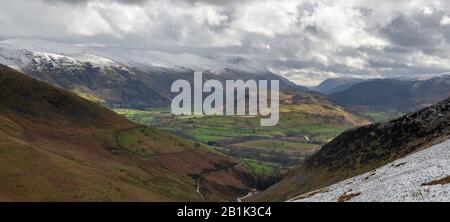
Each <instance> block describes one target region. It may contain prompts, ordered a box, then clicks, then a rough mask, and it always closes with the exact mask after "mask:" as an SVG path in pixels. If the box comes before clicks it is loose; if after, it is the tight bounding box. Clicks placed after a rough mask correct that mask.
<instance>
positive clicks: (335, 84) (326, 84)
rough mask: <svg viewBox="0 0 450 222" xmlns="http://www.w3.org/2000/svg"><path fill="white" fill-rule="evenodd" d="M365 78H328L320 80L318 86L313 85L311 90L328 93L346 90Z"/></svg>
mask: <svg viewBox="0 0 450 222" xmlns="http://www.w3.org/2000/svg"><path fill="white" fill-rule="evenodd" d="M364 81H367V80H364V79H357V78H330V79H326V80H324V81H323V82H321V83H320V84H319V85H318V86H316V87H313V88H312V90H313V91H315V92H320V93H322V94H325V95H328V94H332V93H335V92H339V91H343V90H346V89H348V88H350V87H352V86H353V85H356V84H358V83H361V82H364Z"/></svg>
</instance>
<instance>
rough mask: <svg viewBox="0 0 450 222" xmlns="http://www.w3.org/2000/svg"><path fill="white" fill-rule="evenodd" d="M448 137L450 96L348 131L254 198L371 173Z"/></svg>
mask: <svg viewBox="0 0 450 222" xmlns="http://www.w3.org/2000/svg"><path fill="white" fill-rule="evenodd" d="M449 138H450V98H448V99H446V100H444V101H442V102H439V103H437V104H436V105H433V106H430V107H427V108H425V109H423V110H420V111H417V112H415V113H410V114H408V115H405V116H403V117H401V118H399V119H396V120H393V121H390V122H387V123H376V124H372V125H367V126H362V127H359V128H356V129H352V130H348V131H346V132H344V133H342V134H341V135H340V136H338V137H337V138H335V139H334V140H332V141H331V142H330V143H328V144H326V145H325V146H323V147H322V148H321V150H320V151H319V152H318V153H316V154H314V155H313V156H312V157H311V158H310V159H308V160H307V162H306V163H305V164H303V165H302V166H300V167H299V168H297V169H295V170H293V171H292V172H291V174H290V175H289V176H288V177H287V178H286V179H284V180H283V181H281V182H279V183H278V184H275V185H274V186H272V187H270V188H269V189H267V190H265V191H264V192H262V193H260V194H259V195H256V196H255V197H253V199H256V200H271V201H284V200H288V199H291V198H294V197H297V196H299V195H301V194H305V193H308V192H310V191H314V190H318V189H320V188H324V187H327V186H330V185H332V184H335V183H337V182H340V181H343V180H345V179H348V178H351V177H354V176H357V175H360V174H363V173H366V172H369V171H371V170H374V169H376V168H378V167H381V166H383V165H385V164H387V163H390V162H392V161H395V160H397V159H400V158H403V157H405V156H407V155H409V154H412V153H414V152H416V151H419V150H422V149H425V148H428V147H430V146H432V145H434V144H437V143H440V142H442V141H445V140H447V139H449Z"/></svg>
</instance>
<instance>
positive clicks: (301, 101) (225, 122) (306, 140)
mask: <svg viewBox="0 0 450 222" xmlns="http://www.w3.org/2000/svg"><path fill="white" fill-rule="evenodd" d="M114 111H116V112H117V113H119V114H121V115H123V116H125V117H127V118H128V119H130V120H132V121H134V122H137V123H140V124H144V125H148V126H153V127H157V128H161V129H164V130H167V131H169V132H172V133H174V134H176V135H179V136H181V137H185V138H188V139H192V140H195V141H198V143H201V144H207V145H209V146H212V147H215V149H216V150H217V151H218V152H221V153H223V154H225V155H227V156H231V157H234V158H236V159H239V160H240V161H241V162H242V163H243V165H244V166H246V167H247V168H248V169H249V171H250V172H251V173H252V174H253V175H254V176H255V177H256V180H257V188H258V189H259V190H262V189H265V188H267V187H268V186H269V185H272V184H273V183H275V182H277V181H278V180H280V179H281V178H283V177H284V175H285V174H286V172H287V170H289V169H290V168H291V167H293V166H296V165H298V164H300V163H302V162H303V161H304V160H305V159H306V158H308V157H309V156H311V155H312V154H314V153H315V152H317V151H318V150H319V148H320V147H321V146H322V145H323V144H325V143H327V142H329V141H330V140H332V139H333V138H335V137H336V136H338V135H339V134H340V133H342V132H344V131H345V130H347V129H349V128H352V127H355V126H360V125H365V124H368V123H370V122H369V121H368V120H366V119H365V118H363V117H361V116H358V115H356V114H353V113H351V112H348V111H346V110H345V109H344V108H342V107H339V106H336V105H334V104H333V103H332V102H330V101H329V100H327V98H326V97H323V96H321V95H319V94H314V93H305V92H282V93H281V107H280V122H279V124H278V125H277V126H276V127H261V126H260V124H259V118H249V117H238V116H173V115H172V114H171V113H170V110H169V109H161V108H159V109H150V110H147V111H142V110H132V109H115V110H114Z"/></svg>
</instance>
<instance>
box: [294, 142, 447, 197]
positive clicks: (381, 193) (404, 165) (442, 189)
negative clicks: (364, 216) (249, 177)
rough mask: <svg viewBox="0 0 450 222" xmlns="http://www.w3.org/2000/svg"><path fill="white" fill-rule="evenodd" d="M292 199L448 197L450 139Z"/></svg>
mask: <svg viewBox="0 0 450 222" xmlns="http://www.w3.org/2000/svg"><path fill="white" fill-rule="evenodd" d="M291 201H298V202H322V201H326V202H334V201H341V202H343V201H357V202H362V201H370V202H373V201H377V202H379V201H408V202H409V201H414V202H417V201H419V202H423V201H450V140H446V141H444V142H442V143H439V144H437V145H434V146H431V147H430V148H427V149H425V150H422V151H419V152H417V153H413V154H411V155H409V156H407V157H404V158H401V159H398V160H396V161H394V162H392V163H389V164H387V165H385V166H383V167H380V168H378V169H376V170H372V171H370V172H367V173H365V174H362V175H360V176H357V177H353V178H351V179H348V180H345V181H342V182H339V183H337V184H335V185H332V186H329V187H326V188H322V189H320V190H316V191H312V192H309V193H307V194H304V195H301V196H298V197H296V198H293V199H292V200H291Z"/></svg>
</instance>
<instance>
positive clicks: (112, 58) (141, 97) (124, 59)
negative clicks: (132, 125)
mask: <svg viewBox="0 0 450 222" xmlns="http://www.w3.org/2000/svg"><path fill="white" fill-rule="evenodd" d="M0 64H4V65H7V66H9V67H12V68H14V69H17V70H20V71H22V72H24V73H26V74H27V75H29V76H31V77H34V78H37V79H39V80H43V81H46V82H49V83H50V84H53V85H56V86H58V87H61V88H64V89H66V90H69V91H72V92H74V93H76V94H78V95H80V96H82V97H85V98H87V99H90V100H94V101H97V102H101V103H104V104H106V105H108V106H112V107H117V106H119V107H128V108H149V107H161V106H167V105H168V104H170V100H171V97H172V96H173V95H172V94H171V93H170V86H171V84H172V82H174V81H175V80H178V79H186V80H188V81H192V79H193V73H194V71H202V72H203V73H204V75H203V77H204V78H205V79H217V80H219V81H225V80H227V79H243V80H248V79H255V80H260V79H265V80H280V88H281V89H282V90H283V89H285V90H306V89H305V88H303V87H300V86H297V85H296V84H294V83H292V82H290V81H289V80H287V79H285V78H283V77H281V76H278V75H276V74H274V73H272V72H270V71H268V70H267V69H265V68H264V67H263V66H262V65H260V64H258V63H256V62H254V61H252V60H249V59H246V58H242V57H236V56H222V55H209V56H199V55H193V54H187V53H184V54H170V53H166V52H159V51H153V50H142V49H125V48H117V47H105V46H99V45H89V46H87V45H71V44H63V43H55V42H50V41H43V40H35V39H9V40H3V41H0Z"/></svg>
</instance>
